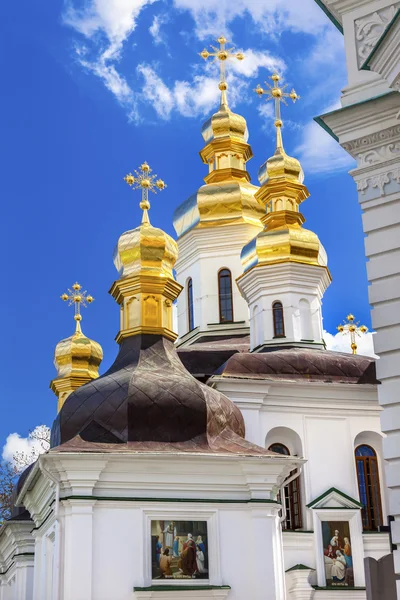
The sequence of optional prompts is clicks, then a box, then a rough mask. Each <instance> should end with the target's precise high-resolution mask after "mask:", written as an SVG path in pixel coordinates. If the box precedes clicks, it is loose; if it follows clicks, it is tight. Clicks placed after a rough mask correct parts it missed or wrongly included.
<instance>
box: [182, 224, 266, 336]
mask: <svg viewBox="0 0 400 600" xmlns="http://www.w3.org/2000/svg"><path fill="white" fill-rule="evenodd" d="M222 229H223V235H222V234H221V227H220V228H204V229H201V228H200V229H194V230H192V231H189V232H188V233H186V234H185V235H184V236H183V237H182V238H181V239H179V240H178V245H179V258H178V260H177V263H176V267H175V268H176V279H177V281H178V283H180V284H181V285H183V286H184V287H185V289H184V291H182V293H181V295H180V296H179V298H178V300H177V305H178V328H179V337H180V338H182V336H185V335H186V334H187V333H188V315H187V287H186V285H187V281H188V279H189V278H192V281H193V305H194V326H195V328H196V327H199V328H200V330H201V331H206V330H208V329H209V325H210V324H211V325H213V326H215V325H216V324H219V296H218V273H219V271H220V270H221V269H223V268H226V269H229V270H230V272H231V275H232V297H233V319H234V322H235V323H238V322H242V321H243V324H242V327H248V325H249V308H248V305H247V303H246V301H245V300H244V299H243V298H242V296H241V294H240V292H239V290H238V288H237V285H236V281H235V280H236V278H237V277H239V275H241V274H242V272H243V266H242V263H241V260H240V253H241V250H242V248H243V246H244V245H245V244H246V243H247V242H248V241H249V240H250V239H251V238H252V237H254V236H255V235H256V233H258V231H260V229H261V225H260V227H259V228H258V227H255V226H253V225H249V224H247V223H243V224H236V225H229V226H226V227H223V228H222ZM211 329H215V327H211Z"/></svg>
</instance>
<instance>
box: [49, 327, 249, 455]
mask: <svg viewBox="0 0 400 600" xmlns="http://www.w3.org/2000/svg"><path fill="white" fill-rule="evenodd" d="M223 433H225V434H229V437H231V438H232V436H233V437H235V436H236V437H239V438H244V434H245V429H244V421H243V417H242V414H241V412H240V410H239V409H238V408H237V407H236V406H235V405H234V404H233V402H231V401H230V400H229V399H228V398H226V396H224V395H223V394H221V393H220V392H218V391H217V390H214V389H212V388H210V387H207V386H206V385H204V384H202V383H199V382H198V381H197V380H196V379H195V378H194V377H193V376H192V375H191V374H190V373H189V372H188V371H187V370H186V369H185V367H184V366H183V364H182V362H181V361H180V359H179V357H178V355H177V353H176V349H175V347H174V344H173V343H172V342H170V341H169V340H166V339H165V338H163V337H161V336H156V335H136V336H131V337H129V338H126V339H125V340H123V342H122V344H121V347H120V351H119V354H118V356H117V358H116V361H115V362H114V364H113V365H112V367H111V368H110V369H109V370H108V371H107V373H105V374H104V375H102V376H101V377H99V378H98V379H97V380H95V381H92V382H90V383H88V384H86V385H84V386H82V387H80V388H79V389H78V390H76V391H75V392H74V393H72V394H71V395H70V396H69V397H68V399H67V400H66V402H65V404H64V406H63V407H62V409H61V411H60V413H59V415H58V417H57V419H56V420H55V422H54V424H53V429H52V441H51V445H52V447H53V446H57V445H59V444H64V443H66V442H67V441H69V440H71V439H73V438H75V437H76V436H78V435H79V436H80V438H82V439H83V440H85V441H89V442H99V443H100V442H103V443H127V442H140V443H143V442H152V443H161V444H162V443H186V442H191V441H193V440H199V439H200V438H202V439H203V440H205V441H206V442H207V444H209V445H212V444H213V440H215V438H218V437H219V436H220V435H222V434H223Z"/></svg>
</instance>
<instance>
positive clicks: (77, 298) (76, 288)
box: [61, 282, 94, 331]
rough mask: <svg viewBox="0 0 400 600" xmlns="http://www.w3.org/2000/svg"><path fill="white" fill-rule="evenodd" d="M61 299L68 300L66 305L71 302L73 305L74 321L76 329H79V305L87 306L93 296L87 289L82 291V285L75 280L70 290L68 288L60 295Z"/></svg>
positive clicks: (80, 318) (80, 319)
mask: <svg viewBox="0 0 400 600" xmlns="http://www.w3.org/2000/svg"><path fill="white" fill-rule="evenodd" d="M61 300H64V302H68V306H71V305H72V304H73V305H74V307H75V315H74V319H75V321H76V331H80V324H79V323H80V321H82V315H81V306H84V307H85V308H86V307H87V305H88V304H91V303H92V302H93V300H94V298H93V296H91V295H90V294H88V293H87V291H86V290H85V291H82V286H81V285H80V284H79V283H78V282H76V283H74V285H73V286H72V290H71V289H69V288H68V293H64V294H63V295H62V296H61Z"/></svg>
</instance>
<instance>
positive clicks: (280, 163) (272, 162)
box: [258, 148, 304, 185]
mask: <svg viewBox="0 0 400 600" xmlns="http://www.w3.org/2000/svg"><path fill="white" fill-rule="evenodd" d="M278 178H285V179H286V181H292V182H298V183H303V181H304V173H303V169H302V166H301V164H300V162H299V161H298V160H297V158H294V157H293V156H289V155H288V154H286V152H285V151H284V150H283V148H282V149H277V150H276V152H275V154H274V155H273V156H271V157H270V158H269V159H268V160H266V161H265V163H264V164H263V165H261V167H260V169H259V171H258V180H259V182H260V183H261V185H263V184H264V183H267V182H268V181H271V179H278Z"/></svg>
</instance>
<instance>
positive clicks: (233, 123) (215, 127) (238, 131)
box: [201, 97, 249, 144]
mask: <svg viewBox="0 0 400 600" xmlns="http://www.w3.org/2000/svg"><path fill="white" fill-rule="evenodd" d="M224 99H225V97H223V101H222V102H221V105H220V107H219V109H218V111H217V112H216V113H214V114H213V115H212V116H211V117H210V118H209V119H207V121H206V122H205V123H204V125H203V127H202V129H201V135H202V136H203V138H204V141H205V142H206V143H207V144H208V143H209V142H210V141H211V140H215V139H217V138H221V137H224V136H233V137H236V138H239V139H240V140H244V141H245V142H247V140H248V138H249V133H248V130H247V123H246V119H245V118H244V117H242V115H238V114H236V113H234V112H232V111H231V109H230V108H229V106H228V104H227V102H226V99H225V101H224Z"/></svg>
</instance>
